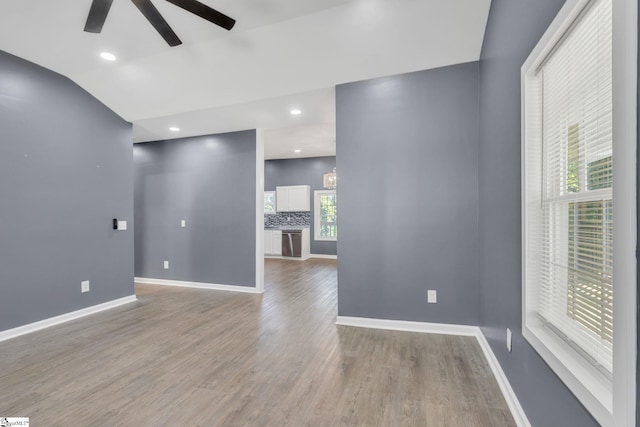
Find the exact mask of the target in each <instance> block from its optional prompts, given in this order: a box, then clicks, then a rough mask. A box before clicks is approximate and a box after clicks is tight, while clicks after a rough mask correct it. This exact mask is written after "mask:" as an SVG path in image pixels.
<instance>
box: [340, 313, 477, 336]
mask: <svg viewBox="0 0 640 427" xmlns="http://www.w3.org/2000/svg"><path fill="white" fill-rule="evenodd" d="M336 325H341V326H356V327H358V328H371V329H386V330H390V331H404V332H422V333H426V334H442V335H460V336H467V337H475V336H476V335H478V330H479V328H478V327H477V326H468V325H450V324H447V323H427V322H410V321H407V320H387V319H370V318H366V317H349V316H338V317H337V318H336Z"/></svg>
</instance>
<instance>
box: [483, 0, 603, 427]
mask: <svg viewBox="0 0 640 427" xmlns="http://www.w3.org/2000/svg"><path fill="white" fill-rule="evenodd" d="M563 3H564V1H563V0H540V1H535V2H532V1H528V0H493V1H492V2H491V10H490V13H489V21H488V24H487V29H486V34H485V40H484V45H483V50H482V55H481V59H480V150H479V176H478V177H479V200H480V216H479V232H480V234H479V242H480V252H479V253H480V263H479V273H480V284H481V289H482V292H481V300H480V301H481V305H482V309H481V326H482V331H483V333H484V335H485V336H486V338H487V340H488V341H489V344H490V345H491V348H492V349H493V352H494V353H495V355H496V357H497V359H498V360H499V362H500V365H501V366H502V368H503V370H504V372H505V374H506V375H507V377H508V378H509V382H510V383H511V386H512V387H513V389H514V391H515V392H516V394H517V396H518V399H519V401H520V403H521V405H522V406H523V408H524V410H525V412H526V413H527V416H528V418H529V421H530V422H531V424H532V425H534V426H552V425H554V426H563V427H573V426H575V427H587V426H596V425H598V424H597V422H596V421H595V420H594V419H593V418H592V417H591V415H590V414H589V413H588V412H587V410H586V409H585V408H584V407H583V406H582V405H581V404H580V402H579V401H578V400H577V399H576V398H575V397H574V395H573V394H572V393H571V392H570V391H569V390H568V389H567V387H566V386H565V385H564V384H563V383H562V381H561V380H560V379H559V378H558V377H557V376H556V375H555V374H554V373H553V372H552V371H551V369H550V368H549V367H548V366H547V365H546V364H545V362H544V361H543V360H542V359H541V358H540V356H539V355H538V353H536V351H535V350H533V348H532V347H531V346H530V345H529V344H528V342H527V341H526V340H525V339H524V338H523V337H522V328H521V326H522V325H521V315H522V312H521V310H522V279H521V273H522V264H521V253H522V252H521V243H522V240H521V231H520V230H521V227H520V224H521V209H520V198H521V190H520V182H521V180H520V173H521V167H520V152H521V150H520V144H521V142H520V135H521V132H520V131H521V127H520V111H521V109H520V105H521V104H520V103H521V99H520V67H521V66H522V64H523V63H524V61H525V60H526V58H527V57H528V56H529V54H530V52H531V50H532V49H533V48H534V46H535V45H536V44H537V42H538V40H539V39H540V37H542V35H543V33H544V32H545V30H546V29H547V27H548V26H549V24H550V23H551V21H552V20H553V18H554V17H555V15H556V14H557V12H558V11H559V10H560V8H561V7H562V5H563ZM506 328H510V329H511V331H512V332H513V342H512V343H513V344H512V352H511V353H508V352H507V350H506V346H505V337H506Z"/></svg>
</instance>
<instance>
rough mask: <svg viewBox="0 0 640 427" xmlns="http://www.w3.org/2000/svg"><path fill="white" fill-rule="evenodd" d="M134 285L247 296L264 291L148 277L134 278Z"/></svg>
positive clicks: (250, 287)
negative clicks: (224, 292)
mask: <svg viewBox="0 0 640 427" xmlns="http://www.w3.org/2000/svg"><path fill="white" fill-rule="evenodd" d="M135 283H136V284H147V285H160V286H179V287H181V288H196V289H210V290H214V291H231V292H243V293H249V294H261V293H263V292H264V290H259V289H256V288H254V287H253V286H238V285H219V284H217V283H204V282H187V281H183V280H166V279H153V278H149V277H136V278H135Z"/></svg>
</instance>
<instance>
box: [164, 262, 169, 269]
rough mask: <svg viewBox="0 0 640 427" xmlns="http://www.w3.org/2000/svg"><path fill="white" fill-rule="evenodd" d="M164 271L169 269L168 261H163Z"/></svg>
mask: <svg viewBox="0 0 640 427" xmlns="http://www.w3.org/2000/svg"><path fill="white" fill-rule="evenodd" d="M164 269H165V270H168V269H169V261H165V262H164Z"/></svg>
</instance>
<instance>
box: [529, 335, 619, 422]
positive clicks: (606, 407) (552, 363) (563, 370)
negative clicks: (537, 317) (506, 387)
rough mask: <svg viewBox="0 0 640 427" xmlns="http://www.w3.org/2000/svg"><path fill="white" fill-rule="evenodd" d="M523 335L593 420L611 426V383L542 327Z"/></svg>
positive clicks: (569, 347)
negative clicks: (589, 413)
mask: <svg viewBox="0 0 640 427" xmlns="http://www.w3.org/2000/svg"><path fill="white" fill-rule="evenodd" d="M533 323H535V322H533ZM522 335H523V336H524V338H525V339H526V340H527V341H528V342H529V343H530V344H531V346H532V347H533V348H534V349H535V350H536V351H537V352H538V354H540V356H541V357H542V359H543V360H544V361H545V362H546V363H547V364H548V365H549V367H550V368H551V369H552V370H553V371H554V372H555V373H556V375H558V377H559V378H560V379H561V380H562V382H564V384H565V385H566V386H567V387H568V388H569V390H571V392H572V393H573V394H575V396H576V397H577V398H578V400H580V402H581V403H582V404H583V405H584V406H585V407H586V408H587V409H588V410H589V412H591V414H592V415H593V416H594V418H595V419H596V420H597V421H598V422H599V423H600V424H601V425H612V423H613V415H612V413H613V409H612V408H613V391H612V383H611V380H609V379H608V378H606V377H605V376H604V375H603V374H602V373H601V372H599V371H598V370H597V369H596V368H595V367H593V366H592V365H591V364H589V363H588V362H587V361H586V360H584V358H583V357H582V356H581V355H580V354H578V353H577V352H576V351H575V350H574V349H573V348H571V346H569V345H568V344H567V343H565V342H564V341H562V339H560V338H559V337H558V336H556V335H555V334H554V333H553V332H551V331H549V330H548V329H547V328H545V327H544V326H534V327H530V326H527V325H525V326H524V327H523V328H522Z"/></svg>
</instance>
